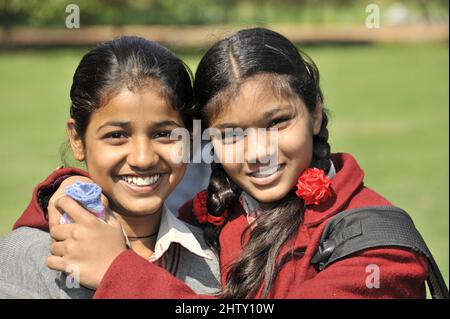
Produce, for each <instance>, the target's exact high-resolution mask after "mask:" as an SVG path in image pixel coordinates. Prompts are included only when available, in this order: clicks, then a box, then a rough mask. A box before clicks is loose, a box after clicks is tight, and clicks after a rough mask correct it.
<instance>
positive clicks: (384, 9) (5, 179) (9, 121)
mask: <svg viewBox="0 0 450 319" xmlns="http://www.w3.org/2000/svg"><path fill="white" fill-rule="evenodd" d="M69 4H75V5H76V6H77V7H78V9H79V18H80V19H79V22H80V24H79V28H77V27H76V19H75V18H74V16H73V14H74V12H75V11H73V10H70V7H69V8H68V7H67V6H68V5H69ZM370 4H372V6H369V7H368V5H370ZM448 5H449V4H448V1H438V0H434V1H425V0H423V1H420V0H416V1H413V0H411V1H388V0H386V1H381V0H379V1H346V0H340V1H338V0H336V1H324V0H322V1H321V0H303V1H301V0H297V1H294V0H290V1H281V0H263V1H256V0H239V1H238V0H220V1H219V0H187V1H175V0H166V1H164V0H135V1H131V0H129V1H126V0H114V1H106V0H105V1H100V0H98V1H92V0H78V1H59V0H54V1H48V0H47V1H44V0H39V1H37V0H35V1H31V0H27V1H16V0H1V1H0V10H1V11H0V24H1V34H0V41H1V42H0V105H1V107H0V136H1V148H0V152H1V157H0V158H1V164H2V165H1V173H0V174H1V179H0V236H2V235H4V234H6V233H7V232H8V231H10V230H11V227H12V225H13V223H14V221H15V220H16V219H17V218H18V217H19V216H20V214H21V212H22V211H23V210H24V208H25V207H26V206H27V204H28V202H29V201H30V198H31V194H32V190H33V187H34V186H35V185H37V183H39V182H41V181H42V180H43V179H45V177H46V176H47V175H48V174H49V173H50V172H51V171H52V170H53V169H55V168H56V167H57V166H59V165H60V164H61V161H60V146H61V145H62V144H63V143H64V141H65V138H66V136H65V121H66V120H67V117H68V111H69V88H70V85H71V79H72V75H73V73H74V70H75V68H76V66H77V64H78V62H79V61H80V59H81V57H82V56H83V54H85V53H86V52H87V51H88V50H89V48H91V47H92V46H93V45H94V44H95V43H98V42H101V41H104V40H108V39H111V38H113V37H117V36H119V35H122V34H134V35H140V36H144V37H146V38H149V39H153V40H157V41H160V42H162V43H163V44H165V45H166V46H168V47H169V48H171V49H172V50H174V51H175V52H176V53H177V55H179V56H180V57H181V58H182V59H183V60H185V61H186V62H187V64H188V65H189V66H190V67H191V68H192V70H193V71H195V69H196V65H197V63H198V61H199V59H200V57H201V55H202V54H203V53H204V52H205V51H206V49H207V47H208V46H209V45H211V44H212V43H213V42H214V41H216V40H217V39H220V38H222V37H224V36H227V35H229V34H230V33H231V32H233V31H235V30H238V29H240V28H244V27H254V26H264V27H268V28H273V29H274V30H277V31H280V32H281V33H283V34H285V35H286V36H287V37H288V38H290V39H291V40H292V41H294V42H295V43H296V44H297V45H298V47H299V48H301V49H302V50H303V51H305V52H306V53H308V54H309V55H310V56H311V57H312V58H313V60H314V61H315V62H316V63H317V65H318V67H319V70H320V72H321V78H322V87H323V91H324V94H325V102H326V107H327V108H328V109H329V110H330V114H331V124H330V136H331V138H330V139H331V146H332V150H333V151H334V152H349V153H352V154H354V155H355V156H356V158H357V159H358V161H359V163H360V165H361V166H362V168H363V169H364V171H365V173H366V179H365V181H366V185H367V186H368V187H371V188H373V189H375V190H376V191H377V192H379V193H381V194H382V195H384V196H385V197H386V198H388V199H389V200H391V201H392V202H393V203H395V204H396V205H397V206H399V207H402V208H403V209H405V210H406V211H408V212H409V214H410V215H411V216H412V218H413V220H414V221H415V224H416V226H417V228H418V229H419V231H420V232H421V233H422V235H423V237H424V238H425V240H426V242H427V244H428V246H429V248H430V249H431V251H432V253H433V254H434V256H435V259H436V261H437V263H438V265H439V266H440V268H441V270H442V272H443V275H444V278H445V280H446V282H447V284H448V257H449V255H448V253H449V241H448V239H449V235H448V229H449V228H448V216H449V195H448V191H449V189H448V188H449V187H448V185H449V183H448V179H449V171H448V168H449V157H448V156H449V153H448V133H449V132H448V128H449V118H448V115H449V114H448V113H449V112H448V111H449V93H448V92H449V91H448V85H449V73H448V72H449V71H448V67H449V66H448ZM75 13H76V12H75ZM74 26H75V27H74Z"/></svg>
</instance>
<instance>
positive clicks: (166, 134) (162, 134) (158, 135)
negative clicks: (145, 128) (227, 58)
mask: <svg viewBox="0 0 450 319" xmlns="http://www.w3.org/2000/svg"><path fill="white" fill-rule="evenodd" d="M170 134H171V131H159V132H156V133H155V134H153V138H164V139H167V138H170Z"/></svg>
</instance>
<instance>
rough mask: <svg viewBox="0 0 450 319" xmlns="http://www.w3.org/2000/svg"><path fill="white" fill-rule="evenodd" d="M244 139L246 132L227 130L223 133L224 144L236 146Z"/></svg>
mask: <svg viewBox="0 0 450 319" xmlns="http://www.w3.org/2000/svg"><path fill="white" fill-rule="evenodd" d="M243 137H244V132H242V131H241V130H228V129H227V130H225V132H223V133H222V143H223V144H234V143H236V142H237V141H239V140H241V139H242V138H243Z"/></svg>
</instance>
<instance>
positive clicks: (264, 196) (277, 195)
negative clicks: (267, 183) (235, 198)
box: [251, 189, 289, 204]
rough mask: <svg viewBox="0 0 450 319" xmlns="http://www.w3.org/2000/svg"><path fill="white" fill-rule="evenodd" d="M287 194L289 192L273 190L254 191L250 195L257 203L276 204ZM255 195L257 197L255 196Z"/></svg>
mask: <svg viewBox="0 0 450 319" xmlns="http://www.w3.org/2000/svg"><path fill="white" fill-rule="evenodd" d="M288 192H289V190H286V191H284V190H281V189H280V190H276V189H275V190H274V189H267V190H264V191H261V190H256V191H255V192H254V193H253V194H251V195H252V196H253V197H254V198H255V199H256V200H257V201H258V202H261V203H265V204H270V203H273V202H277V201H279V200H281V199H283V198H284V197H285V196H286V194H287V193H288ZM255 194H257V196H255Z"/></svg>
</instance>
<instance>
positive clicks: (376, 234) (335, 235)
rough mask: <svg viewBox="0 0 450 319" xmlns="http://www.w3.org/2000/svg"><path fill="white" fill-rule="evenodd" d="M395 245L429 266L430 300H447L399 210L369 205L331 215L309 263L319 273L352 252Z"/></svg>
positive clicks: (422, 243) (424, 247) (426, 253)
mask: <svg viewBox="0 0 450 319" xmlns="http://www.w3.org/2000/svg"><path fill="white" fill-rule="evenodd" d="M386 246H396V247H403V248H408V249H412V250H413V251H414V252H416V253H421V254H423V255H424V256H425V257H426V258H427V260H428V262H429V264H430V271H429V274H428V278H427V283H428V287H429V288H430V292H431V295H432V297H433V298H434V299H448V298H449V295H448V288H447V286H446V285H445V282H444V279H443V278H442V274H441V272H440V271H439V268H438V266H437V264H436V262H435V261H434V258H433V256H432V254H431V252H430V250H429V249H428V247H427V245H426V244H425V241H424V240H423V238H422V236H421V235H420V234H419V232H418V231H417V229H416V227H415V226H414V223H413V221H412V219H411V217H409V215H408V214H407V213H406V212H405V211H403V210H402V209H400V208H397V207H388V206H373V207H363V208H356V209H351V210H347V211H343V212H341V213H339V214H336V215H335V216H333V217H332V218H331V219H330V221H329V222H328V224H327V225H326V227H325V229H324V231H323V233H322V236H321V238H320V242H319V246H318V249H317V251H316V253H315V255H314V256H313V258H312V260H311V263H312V264H316V265H317V266H318V268H319V270H323V269H324V268H326V267H327V266H328V265H330V264H331V263H333V262H335V261H337V260H339V259H342V258H344V257H347V256H348V255H350V254H353V253H355V252H358V251H361V250H364V249H368V248H375V247H386Z"/></svg>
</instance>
